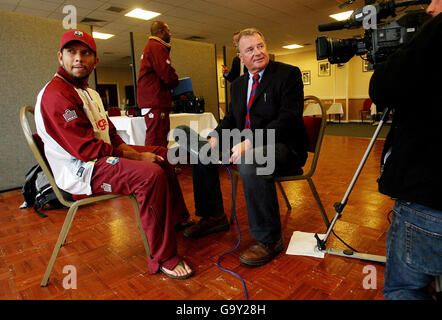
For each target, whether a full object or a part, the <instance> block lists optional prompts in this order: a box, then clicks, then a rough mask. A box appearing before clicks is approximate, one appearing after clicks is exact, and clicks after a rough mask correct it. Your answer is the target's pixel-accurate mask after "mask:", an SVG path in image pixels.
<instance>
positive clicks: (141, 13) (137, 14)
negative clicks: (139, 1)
mask: <svg viewBox="0 0 442 320" xmlns="http://www.w3.org/2000/svg"><path fill="white" fill-rule="evenodd" d="M160 14H161V13H158V12H153V11H147V10H143V9H140V8H137V9H134V10H132V11H131V12H128V13H126V14H125V16H126V17H132V18H137V19H143V20H150V19H152V18H155V17H156V16H159V15H160Z"/></svg>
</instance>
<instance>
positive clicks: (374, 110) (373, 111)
mask: <svg viewBox="0 0 442 320" xmlns="http://www.w3.org/2000/svg"><path fill="white" fill-rule="evenodd" d="M376 114H377V111H376V105H375V104H374V103H372V104H371V106H370V115H372V116H373V115H376Z"/></svg>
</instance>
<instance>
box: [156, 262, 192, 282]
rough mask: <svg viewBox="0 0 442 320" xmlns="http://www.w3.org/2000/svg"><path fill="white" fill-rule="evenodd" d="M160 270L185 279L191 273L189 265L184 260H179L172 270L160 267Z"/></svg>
mask: <svg viewBox="0 0 442 320" xmlns="http://www.w3.org/2000/svg"><path fill="white" fill-rule="evenodd" d="M161 271H162V272H163V273H164V274H166V275H167V276H169V277H171V278H178V279H186V278H188V277H190V276H191V275H192V274H193V270H192V269H191V268H190V267H189V265H188V264H187V263H186V261H184V260H183V261H180V262H179V263H178V264H177V265H176V266H175V268H173V270H169V269H166V268H164V267H161Z"/></svg>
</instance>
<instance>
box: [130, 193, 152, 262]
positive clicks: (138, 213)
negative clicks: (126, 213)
mask: <svg viewBox="0 0 442 320" xmlns="http://www.w3.org/2000/svg"><path fill="white" fill-rule="evenodd" d="M129 198H130V200H131V201H132V205H133V206H134V210H135V217H136V218H137V223H138V229H139V230H140V233H141V238H142V239H143V244H144V249H145V250H146V256H147V259H149V255H150V247H149V242H148V240H147V236H146V233H145V232H144V229H143V226H142V225H141V219H140V207H139V206H138V201H137V198H135V196H134V195H133V194H131V195H130V196H129Z"/></svg>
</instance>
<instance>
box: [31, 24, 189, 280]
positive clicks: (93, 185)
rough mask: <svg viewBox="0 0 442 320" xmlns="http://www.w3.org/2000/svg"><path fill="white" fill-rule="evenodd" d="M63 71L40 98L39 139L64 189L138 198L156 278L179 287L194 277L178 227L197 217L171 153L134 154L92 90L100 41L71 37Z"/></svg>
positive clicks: (61, 57) (78, 34) (137, 150)
mask: <svg viewBox="0 0 442 320" xmlns="http://www.w3.org/2000/svg"><path fill="white" fill-rule="evenodd" d="M58 61H59V63H60V67H59V68H58V71H57V73H56V74H55V76H54V77H53V79H52V80H51V81H50V82H49V83H48V84H46V85H45V87H44V88H43V89H42V90H41V91H40V93H39V95H38V97H37V102H36V106H35V122H36V128H37V132H38V135H39V136H40V137H41V139H42V141H43V143H44V152H45V155H46V159H47V160H48V162H49V166H50V167H51V170H52V172H53V174H54V178H55V181H56V183H57V185H58V186H59V187H60V188H61V189H62V190H64V191H66V192H69V193H71V194H75V195H91V194H107V193H112V194H125V195H129V194H134V195H135V197H136V198H137V201H138V204H139V209H140V219H141V224H142V227H143V230H144V232H145V233H146V236H147V239H148V242H149V246H150V251H151V252H150V255H149V257H148V262H149V266H148V268H149V269H148V270H149V272H150V273H156V272H158V271H161V272H163V273H164V274H166V275H167V276H169V277H171V278H175V279H184V278H188V277H190V276H191V275H192V273H193V271H192V269H190V267H189V266H188V265H187V264H186V262H184V261H183V260H181V259H180V258H179V257H178V255H177V242H176V235H175V229H174V228H175V226H179V225H180V224H181V222H185V220H186V219H187V217H188V216H189V213H188V211H187V208H186V205H185V203H184V199H183V196H182V193H181V189H180V185H179V183H178V180H177V178H176V175H175V172H174V169H173V167H172V166H171V165H170V164H169V163H168V162H167V160H165V159H166V158H167V149H166V148H163V147H153V146H148V147H145V146H141V147H140V146H129V145H126V144H125V143H124V142H123V140H122V139H121V138H120V137H119V136H118V135H117V133H116V130H115V127H114V126H113V124H112V122H110V121H109V118H108V117H107V116H106V112H105V110H104V107H103V103H102V101H101V99H100V95H99V94H98V92H96V91H95V90H92V89H91V88H89V87H88V79H89V75H90V74H91V72H92V71H93V70H94V69H95V67H96V66H97V64H98V58H97V47H96V44H95V41H94V39H93V38H92V36H91V35H89V34H88V33H86V32H84V31H81V30H72V31H68V32H65V33H64V34H63V36H62V38H61V45H60V51H59V52H58Z"/></svg>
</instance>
